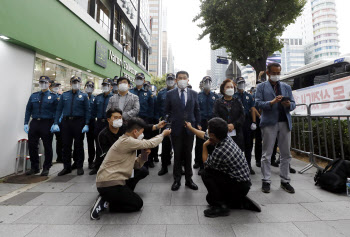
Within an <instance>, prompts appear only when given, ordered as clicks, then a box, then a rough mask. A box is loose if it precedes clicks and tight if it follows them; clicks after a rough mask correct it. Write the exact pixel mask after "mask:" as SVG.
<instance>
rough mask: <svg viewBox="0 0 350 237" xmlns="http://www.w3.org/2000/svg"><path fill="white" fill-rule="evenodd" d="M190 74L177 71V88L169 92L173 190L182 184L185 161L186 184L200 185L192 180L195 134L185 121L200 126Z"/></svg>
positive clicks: (168, 108)
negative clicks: (189, 86) (186, 126)
mask: <svg viewBox="0 0 350 237" xmlns="http://www.w3.org/2000/svg"><path fill="white" fill-rule="evenodd" d="M188 81H189V74H188V72H186V71H179V72H177V73H176V83H177V87H178V88H177V89H175V90H171V91H168V92H167V98H166V112H165V113H166V114H168V115H169V121H170V122H171V129H172V131H173V132H172V134H171V141H172V144H173V147H174V170H173V175H174V183H173V185H172V187H171V190H172V191H177V190H178V189H179V188H180V186H181V175H182V168H181V165H182V164H181V163H182V160H184V163H185V179H186V183H185V185H186V186H187V187H189V188H190V189H193V190H198V186H197V185H196V184H195V183H194V182H193V180H192V175H193V172H192V155H191V154H192V148H193V140H194V134H193V133H192V132H190V131H189V130H188V129H186V128H185V126H184V125H185V121H188V122H190V123H192V124H194V126H196V127H197V128H199V129H201V126H200V121H201V120H200V111H199V105H198V94H197V92H195V91H193V90H192V89H190V88H188Z"/></svg>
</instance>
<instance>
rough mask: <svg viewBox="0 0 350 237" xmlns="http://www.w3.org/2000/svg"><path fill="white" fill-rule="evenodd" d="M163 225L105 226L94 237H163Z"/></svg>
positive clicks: (164, 227)
mask: <svg viewBox="0 0 350 237" xmlns="http://www.w3.org/2000/svg"><path fill="white" fill-rule="evenodd" d="M165 231H166V226H165V225H107V226H103V227H102V228H101V230H100V231H99V232H98V234H97V235H96V237H109V236H113V237H118V236H120V237H124V236H128V237H147V236H149V237H165Z"/></svg>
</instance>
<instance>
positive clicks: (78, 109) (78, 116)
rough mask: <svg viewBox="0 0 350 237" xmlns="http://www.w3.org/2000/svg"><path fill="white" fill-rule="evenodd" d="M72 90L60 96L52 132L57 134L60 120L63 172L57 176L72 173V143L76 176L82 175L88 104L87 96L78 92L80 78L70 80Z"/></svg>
mask: <svg viewBox="0 0 350 237" xmlns="http://www.w3.org/2000/svg"><path fill="white" fill-rule="evenodd" d="M70 84H71V87H72V90H69V91H66V92H64V93H63V94H62V95H61V98H60V102H59V103H58V106H57V111H56V116H55V125H54V127H53V131H54V132H59V131H60V128H59V127H58V122H59V119H60V117H61V115H62V114H63V119H62V143H63V170H62V171H60V172H59V173H58V176H62V175H66V174H69V173H71V172H72V164H71V163H72V161H71V153H72V145H73V141H74V153H75V154H76V155H75V157H74V158H75V163H76V166H77V174H78V175H83V174H84V169H83V164H84V133H86V132H88V131H89V123H90V103H89V98H88V95H87V94H86V93H84V92H82V91H81V90H80V88H81V78H80V77H77V76H73V77H72V78H71V79H70Z"/></svg>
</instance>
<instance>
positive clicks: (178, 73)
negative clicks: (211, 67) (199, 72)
mask: <svg viewBox="0 0 350 237" xmlns="http://www.w3.org/2000/svg"><path fill="white" fill-rule="evenodd" d="M180 74H185V75H187V77H190V75H189V74H188V72H186V71H178V72H177V73H176V78H177V77H178V76H179V75H180Z"/></svg>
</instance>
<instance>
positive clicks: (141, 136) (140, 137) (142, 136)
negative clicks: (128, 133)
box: [137, 133, 145, 140]
mask: <svg viewBox="0 0 350 237" xmlns="http://www.w3.org/2000/svg"><path fill="white" fill-rule="evenodd" d="M144 136H145V135H143V133H141V134H140V136H138V137H137V139H139V140H142V139H143V138H144Z"/></svg>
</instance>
